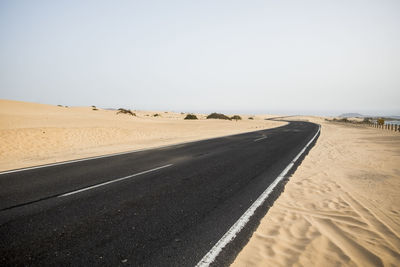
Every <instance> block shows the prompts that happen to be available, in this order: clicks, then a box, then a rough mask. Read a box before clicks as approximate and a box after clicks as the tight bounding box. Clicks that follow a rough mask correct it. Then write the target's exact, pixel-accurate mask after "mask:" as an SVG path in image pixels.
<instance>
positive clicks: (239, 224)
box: [196, 126, 321, 267]
mask: <svg viewBox="0 0 400 267" xmlns="http://www.w3.org/2000/svg"><path fill="white" fill-rule="evenodd" d="M320 130H321V126H319V128H318V131H317V133H316V134H315V135H314V137H313V138H312V139H311V140H310V142H308V143H307V145H306V146H305V147H304V148H303V149H302V150H301V151H300V153H299V154H298V155H297V156H296V157H295V158H294V159H293V160H292V161H291V162H290V163H289V165H288V166H287V167H286V168H285V169H284V170H283V171H282V172H281V174H279V176H278V177H277V178H276V179H275V181H274V182H273V183H272V184H270V185H269V186H268V188H267V189H266V190H265V191H264V192H263V193H262V194H261V195H260V196H259V197H258V198H257V200H256V201H254V203H253V204H252V205H251V206H250V207H249V208H248V209H247V210H246V212H245V213H244V214H243V215H242V216H241V217H240V218H239V220H237V221H236V223H235V224H234V225H232V227H231V228H230V229H229V230H228V232H226V233H225V234H224V236H223V237H222V238H221V239H220V240H219V241H218V242H217V243H216V244H215V245H214V246H213V247H212V248H211V250H210V251H209V252H208V253H207V254H206V255H204V257H203V258H202V259H201V260H200V261H199V262H198V263H197V264H196V267H205V266H209V265H210V264H211V263H213V262H214V260H215V259H216V258H217V256H218V255H219V253H221V251H222V249H223V248H224V247H225V246H226V245H227V244H228V243H229V242H231V241H232V240H233V239H234V238H235V237H236V236H237V234H238V233H239V232H240V231H241V230H242V229H243V227H244V226H245V225H246V224H247V223H248V222H249V220H250V217H251V216H253V214H254V212H255V211H256V209H257V208H258V207H259V206H261V205H262V204H263V203H264V201H265V200H266V199H267V197H268V196H269V194H271V193H272V191H273V190H274V188H275V187H276V186H277V185H278V184H279V182H280V181H281V180H283V178H285V175H286V174H287V173H288V172H289V171H290V169H291V168H292V167H293V165H294V163H295V162H296V161H297V160H298V159H299V158H300V156H301V155H302V154H303V153H304V151H306V149H307V147H308V146H309V145H310V144H311V143H312V142H313V141H314V139H315V138H316V137H317V135H318V133H319V132H320Z"/></svg>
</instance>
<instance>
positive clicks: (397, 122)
mask: <svg viewBox="0 0 400 267" xmlns="http://www.w3.org/2000/svg"><path fill="white" fill-rule="evenodd" d="M385 124H394V125H400V121H385Z"/></svg>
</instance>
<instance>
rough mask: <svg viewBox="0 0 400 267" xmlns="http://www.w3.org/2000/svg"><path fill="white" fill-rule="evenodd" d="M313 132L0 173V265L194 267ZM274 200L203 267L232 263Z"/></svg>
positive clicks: (290, 131) (297, 125)
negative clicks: (208, 264) (213, 259)
mask: <svg viewBox="0 0 400 267" xmlns="http://www.w3.org/2000/svg"><path fill="white" fill-rule="evenodd" d="M318 130H319V126H318V125H316V124H312V123H308V122H290V123H289V124H288V125H286V126H282V127H278V128H274V129H269V130H262V131H257V132H251V133H245V134H238V135H233V136H227V137H221V138H214V139H209V140H204V141H197V142H191V143H186V144H180V145H173V146H168V147H163V148H158V149H151V150H145V151H139V152H133V153H126V154H121V155H114V156H109V157H108V156H107V157H102V158H96V159H89V160H83V161H78V162H71V163H67V164H61V165H55V166H44V167H40V168H33V169H27V170H19V171H16V172H5V173H0V265H2V266H5V265H24V266H43V265H53V266H65V265H74V266H91V265H110V266H124V265H126V266H132V265H133V266H195V265H196V264H197V263H199V261H200V260H201V259H202V258H203V257H204V255H206V254H207V253H208V252H209V251H210V249H211V248H212V247H213V246H214V245H215V244H216V243H217V242H218V240H220V238H221V237H222V236H224V234H225V233H226V232H227V231H228V230H229V228H230V227H231V226H232V225H234V224H235V222H236V221H237V220H238V219H239V218H240V217H241V216H242V215H243V213H245V212H246V210H247V209H248V208H249V207H250V206H251V205H252V203H254V201H255V200H256V199H257V198H258V197H259V196H260V195H261V194H262V193H263V192H264V190H265V189H266V188H267V187H268V186H269V185H270V184H271V183H272V182H273V181H274V180H275V179H276V178H277V177H278V176H279V174H280V173H282V171H283V170H284V169H285V168H286V167H287V166H288V164H290V163H291V162H292V160H293V159H294V158H295V157H296V155H298V154H299V152H301V151H302V149H303V148H304V147H305V146H306V144H307V143H309V142H310V140H311V139H312V138H313V137H314V136H315V135H316V134H317V133H318ZM309 148H310V147H308V149H309ZM300 160H301V158H300ZM296 164H298V162H296ZM296 164H295V165H296ZM294 167H296V166H294ZM291 171H294V168H293V169H292V170H291ZM281 191H282V185H279V186H278V188H276V189H275V190H274V193H273V194H271V196H270V197H268V199H267V200H266V201H264V202H263V203H262V205H261V206H260V207H258V208H257V209H256V212H255V213H254V215H253V216H251V220H250V221H249V222H248V223H247V224H246V225H245V227H244V228H243V229H242V230H241V231H240V233H239V234H238V235H237V236H236V238H234V240H233V241H232V242H229V244H228V245H227V246H226V247H224V249H223V250H222V252H221V253H219V254H218V256H217V257H216V259H215V261H213V265H218V266H220V265H228V264H229V263H230V262H231V261H232V260H233V259H234V257H235V256H236V254H237V253H238V252H239V251H240V249H241V248H242V247H243V245H244V244H245V243H246V241H247V240H248V238H249V237H250V235H251V233H252V231H253V230H254V229H255V227H256V226H257V224H258V223H259V220H260V219H261V218H262V217H263V216H264V215H265V213H266V211H267V210H268V207H269V206H270V205H271V204H272V202H273V200H274V198H276V197H277V196H278V195H279V194H280V192H281Z"/></svg>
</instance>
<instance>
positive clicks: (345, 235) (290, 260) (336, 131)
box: [232, 118, 400, 266]
mask: <svg viewBox="0 0 400 267" xmlns="http://www.w3.org/2000/svg"><path fill="white" fill-rule="evenodd" d="M302 119H308V120H310V121H314V122H317V123H320V124H321V126H322V131H321V136H320V137H319V139H318V141H317V143H316V145H315V147H314V148H313V149H312V150H311V151H310V153H309V155H308V156H307V157H306V158H305V160H304V161H303V162H302V164H301V165H300V166H299V168H298V169H297V171H296V172H295V174H294V175H293V177H291V178H290V180H289V182H288V183H287V185H286V187H285V191H284V192H283V193H282V195H281V196H280V197H279V198H278V200H277V201H276V202H275V203H274V205H273V207H272V208H271V209H270V210H269V211H268V213H267V215H266V216H265V217H264V218H263V219H262V221H261V223H260V225H259V227H258V229H257V230H256V232H255V233H253V236H252V237H251V239H250V241H249V243H248V244H247V245H246V246H245V247H244V249H243V250H242V251H241V252H240V254H239V255H238V256H237V258H236V260H235V261H234V263H233V264H232V266H339V265H340V266H399V265H400V193H399V192H400V134H398V133H394V132H389V131H384V130H379V129H375V128H367V127H363V126H344V125H340V124H333V123H329V122H325V121H324V120H323V119H319V118H302Z"/></svg>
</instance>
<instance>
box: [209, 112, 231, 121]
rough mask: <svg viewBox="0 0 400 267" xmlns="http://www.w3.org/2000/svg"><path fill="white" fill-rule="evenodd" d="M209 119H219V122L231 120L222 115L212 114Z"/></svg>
mask: <svg viewBox="0 0 400 267" xmlns="http://www.w3.org/2000/svg"><path fill="white" fill-rule="evenodd" d="M207 119H219V120H230V119H231V118H229V117H228V116H226V115H225V114H222V113H215V112H214V113H211V114H210V115H208V116H207Z"/></svg>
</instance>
